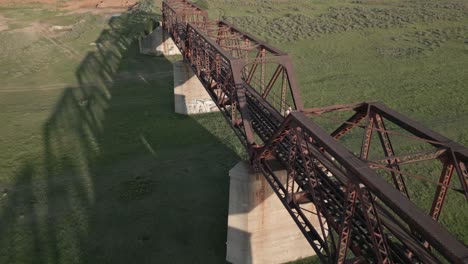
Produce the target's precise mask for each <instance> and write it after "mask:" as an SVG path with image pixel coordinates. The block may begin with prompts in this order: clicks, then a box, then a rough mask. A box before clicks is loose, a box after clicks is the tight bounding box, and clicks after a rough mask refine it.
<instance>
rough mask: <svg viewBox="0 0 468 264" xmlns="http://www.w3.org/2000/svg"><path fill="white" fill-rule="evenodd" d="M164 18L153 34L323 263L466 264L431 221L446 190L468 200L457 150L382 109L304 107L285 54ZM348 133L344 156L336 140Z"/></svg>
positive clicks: (188, 12) (232, 30) (193, 8)
mask: <svg viewBox="0 0 468 264" xmlns="http://www.w3.org/2000/svg"><path fill="white" fill-rule="evenodd" d="M162 10H163V22H162V27H163V29H164V30H165V31H166V32H167V33H168V34H169V35H170V37H171V38H172V39H173V41H174V43H175V44H176V45H177V47H178V49H179V50H180V52H181V53H182V55H183V57H184V60H185V62H186V63H187V64H188V65H189V66H190V67H191V69H192V70H193V72H194V74H195V75H196V76H197V77H198V79H199V80H200V82H201V84H202V85H203V87H204V88H205V89H206V92H207V93H208V94H209V96H210V97H211V99H212V100H213V102H214V103H215V104H216V106H217V107H218V108H219V110H220V112H221V114H222V115H223V116H224V118H225V119H226V123H227V125H229V126H230V127H231V128H232V130H233V131H234V132H235V134H236V135H237V136H238V138H239V140H240V141H241V142H242V144H243V145H244V146H245V148H246V150H247V153H248V155H249V157H250V163H251V165H252V166H253V168H255V169H256V170H257V171H258V172H261V173H262V174H263V176H264V178H265V180H266V181H267V182H268V183H269V185H270V188H271V190H273V191H274V192H275V193H276V195H277V197H278V198H279V200H280V201H281V203H282V204H283V205H284V210H286V211H287V212H288V213H289V215H290V217H291V218H292V219H293V220H294V222H295V223H296V225H297V228H298V229H299V230H300V231H301V232H302V234H303V236H304V237H305V238H306V240H307V241H308V243H309V244H310V250H311V252H313V251H314V252H315V254H316V255H317V256H318V257H319V258H320V260H321V261H322V262H323V263H468V247H467V246H466V245H465V244H464V243H463V242H460V241H459V240H457V239H456V238H455V237H454V235H452V234H451V233H449V232H448V231H447V230H446V229H445V228H444V227H443V226H442V225H441V224H440V223H439V222H438V220H439V216H440V215H441V212H442V209H443V206H444V203H445V201H446V198H447V193H448V192H449V191H450V192H454V193H455V194H454V195H463V196H465V199H467V198H468V171H467V166H468V149H467V148H465V147H464V146H462V145H460V144H458V143H456V142H453V141H451V140H450V139H448V138H446V137H444V136H442V135H440V134H438V133H436V132H434V131H432V130H430V129H428V128H426V127H424V126H422V125H420V124H419V123H418V122H416V121H414V120H412V119H410V118H408V117H407V116H405V115H403V114H401V113H398V112H397V111H395V110H393V109H391V108H389V107H388V106H386V105H384V104H383V103H381V102H359V103H353V104H347V105H332V106H327V107H317V108H304V105H303V102H302V100H301V96H300V93H299V88H298V84H297V81H296V77H295V76H294V70H293V66H292V61H291V59H290V57H289V56H288V54H287V53H285V52H283V51H281V50H279V49H277V48H275V47H272V46H271V45H268V44H266V43H264V42H262V41H261V40H259V39H258V38H256V37H255V36H252V35H250V34H248V33H245V32H243V31H242V30H241V29H239V28H237V27H236V26H235V25H232V24H230V23H228V22H226V21H215V20H210V19H209V18H208V13H207V11H206V10H203V9H202V8H200V7H198V6H197V5H195V4H193V3H191V2H189V1H186V0H165V1H164V2H163V9H162ZM322 119H325V120H327V121H328V122H329V123H331V124H335V129H334V130H332V131H328V132H327V131H326V130H325V129H324V127H322V126H320V125H319V124H318V121H319V120H322ZM352 134H353V135H359V136H358V137H359V140H358V141H356V140H355V141H356V142H354V143H353V144H354V145H353V144H352V145H353V146H354V148H353V147H351V146H349V144H347V143H349V141H350V140H347V141H346V140H343V139H345V138H346V137H350V135H352ZM351 138H353V137H351ZM354 138H355V137H354ZM356 146H357V148H356ZM275 166H280V167H281V168H282V169H283V170H284V171H286V178H285V180H282V178H281V177H280V175H278V173H277V170H275V169H274V167H275ZM428 171H430V172H432V173H433V172H437V175H438V176H437V178H436V179H433V178H430V177H428V176H427V174H428ZM452 178H455V179H456V180H454V183H452ZM457 178H458V179H457ZM414 180H418V181H424V182H425V183H426V185H418V186H431V187H433V188H429V187H428V189H427V190H419V192H421V191H423V192H427V193H431V196H432V197H433V198H432V203H431V204H428V205H427V208H428V209H427V210H423V209H422V207H424V206H425V205H421V204H419V202H417V201H418V200H417V199H418V197H413V195H412V193H414V192H413V191H414V190H411V187H410V185H409V184H407V183H408V181H414ZM311 203H312V204H313V206H314V207H315V214H314V218H315V219H314V221H315V222H316V223H318V224H313V223H312V222H313V221H312V219H311V218H310V216H309V215H310V214H309V213H308V210H307V209H306V205H308V204H311ZM461 221H463V220H461Z"/></svg>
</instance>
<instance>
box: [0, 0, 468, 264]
mask: <svg viewBox="0 0 468 264" xmlns="http://www.w3.org/2000/svg"><path fill="white" fill-rule="evenodd" d="M159 3H160V1H158V3H157V4H159ZM202 4H203V5H204V6H206V7H208V10H209V12H210V15H212V16H213V17H214V18H218V17H223V18H225V19H227V20H230V21H232V22H234V23H236V24H237V25H239V26H240V27H241V28H243V29H245V30H246V31H249V32H251V33H254V34H256V35H258V36H260V37H261V38H263V39H265V40H266V41H268V42H269V43H271V44H273V45H275V46H277V47H279V48H281V49H283V50H285V51H287V52H289V53H290V54H291V56H292V58H293V60H294V64H295V68H296V75H297V76H298V80H299V84H300V88H301V92H302V97H303V99H304V101H305V104H306V106H307V107H312V106H324V105H330V104H338V103H349V102H357V101H364V100H379V101H383V102H385V103H386V104H387V105H389V106H391V107H393V108H395V109H397V110H398V111H400V112H403V113H405V114H408V115H409V116H411V117H413V118H415V119H417V120H418V121H420V122H422V123H423V124H426V125H428V126H430V127H431V128H433V129H434V130H436V131H438V132H441V133H442V134H444V135H446V136H448V137H450V138H452V139H454V140H456V141H458V142H460V143H462V144H464V145H468V123H467V120H468V107H467V106H466V105H467V103H468V94H467V91H468V86H467V84H468V26H467V25H468V6H467V5H468V3H467V2H466V1H435V0H434V1H406V0H392V1H368V0H362V1H348V0H346V1H338V0H332V1H322V0H313V1H306V0H299V1H284V0H263V1H246V0H243V1H227V0H226V1H220V0H217V1H215V0H204V1H203V3H202ZM153 12H155V13H156V14H154V13H153ZM158 12H159V11H158V9H155V8H152V7H151V6H147V7H142V8H141V9H140V10H137V11H134V13H132V14H130V15H123V16H120V17H114V18H111V17H110V16H109V15H99V14H91V13H70V12H69V11H64V10H62V9H57V8H56V7H55V6H46V5H28V6H25V5H21V6H11V5H9V6H8V7H6V6H5V7H2V6H0V48H1V50H2V52H1V53H0V62H1V63H0V109H1V111H0V124H1V128H0V149H1V150H2V151H1V152H0V192H1V193H0V263H222V262H223V261H224V256H225V255H224V254H225V244H224V243H225V239H226V220H227V200H228V177H227V171H228V170H229V169H230V168H231V167H232V166H233V165H234V164H235V163H236V162H237V161H238V160H239V159H241V158H242V157H243V155H245V154H244V153H243V151H242V148H241V146H240V144H239V143H238V142H237V139H236V138H235V136H234V135H233V133H232V132H231V131H230V130H229V129H228V127H227V125H225V123H224V120H223V119H222V117H220V116H219V115H217V114H210V115H200V116H192V117H185V116H180V115H176V114H174V113H173V101H172V100H173V91H172V84H173V83H172V65H171V63H170V60H171V59H170V58H157V57H151V56H143V55H139V54H138V52H137V45H136V42H135V40H136V37H137V36H138V35H139V34H141V32H143V29H144V28H145V27H147V23H148V21H149V19H150V18H151V19H159V17H158V14H157V13H158ZM53 26H65V27H66V26H72V30H71V31H70V30H59V31H57V30H53V29H52V27H53ZM415 184H418V183H415ZM416 186H419V185H416ZM421 187H424V185H421ZM419 195H420V196H421V199H422V200H424V199H429V198H428V197H429V196H428V194H425V193H424V192H421V193H420V194H419ZM449 199H450V200H452V201H453V202H451V203H450V204H448V206H447V207H446V208H445V209H446V210H445V211H444V212H443V215H442V219H441V220H442V222H443V223H444V224H445V225H446V226H447V227H448V228H449V230H451V231H452V232H453V233H455V234H456V235H457V237H458V238H460V239H461V240H464V241H465V242H466V241H468V232H467V230H468V215H467V212H468V207H467V205H466V202H464V201H463V199H461V198H460V197H459V196H457V194H452V193H451V194H450V196H449ZM313 261H314V260H307V261H302V262H298V263H311V262H313Z"/></svg>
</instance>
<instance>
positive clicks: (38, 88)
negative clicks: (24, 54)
mask: <svg viewBox="0 0 468 264" xmlns="http://www.w3.org/2000/svg"><path fill="white" fill-rule="evenodd" d="M171 75H172V71H165V72H157V73H152V74H141V73H138V74H126V73H123V74H121V75H120V76H117V77H116V78H114V81H129V80H142V81H144V82H145V83H148V81H151V80H156V79H159V78H161V77H168V76H171ZM109 83H111V82H109ZM91 86H93V83H87V84H86V85H85V87H91ZM66 87H69V88H80V86H70V85H69V84H67V83H52V84H45V85H38V86H33V85H31V86H10V87H4V88H0V93H20V92H32V91H50V90H61V89H64V88H66Z"/></svg>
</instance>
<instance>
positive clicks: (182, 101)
mask: <svg viewBox="0 0 468 264" xmlns="http://www.w3.org/2000/svg"><path fill="white" fill-rule="evenodd" d="M173 65H174V68H173V69H174V106H175V112H176V113H179V114H184V115H192V114H201V113H209V112H216V111H219V109H218V107H217V106H216V104H215V102H213V100H212V99H211V97H210V95H209V94H208V93H207V92H206V90H205V87H204V86H203V85H202V83H201V82H200V80H199V79H198V77H197V76H196V75H195V74H194V73H193V71H192V69H191V68H190V67H189V66H188V64H187V63H186V62H184V61H176V62H174V64H173Z"/></svg>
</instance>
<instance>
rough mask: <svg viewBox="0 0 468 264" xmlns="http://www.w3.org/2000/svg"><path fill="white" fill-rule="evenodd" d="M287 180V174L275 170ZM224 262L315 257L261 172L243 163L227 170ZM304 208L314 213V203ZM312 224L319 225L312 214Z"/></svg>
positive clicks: (255, 263) (258, 261)
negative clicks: (227, 202) (227, 188)
mask: <svg viewBox="0 0 468 264" xmlns="http://www.w3.org/2000/svg"><path fill="white" fill-rule="evenodd" d="M276 173H277V175H280V178H281V181H283V182H284V181H286V171H284V170H282V171H277V172H276ZM229 176H230V187H229V216H228V233H227V242H226V248H227V251H226V260H227V261H229V262H231V263H233V264H241V263H242V264H244V263H254V264H262V263H269V264H274V263H284V262H288V261H293V260H297V259H301V258H305V257H309V256H312V255H315V253H314V251H313V249H312V248H311V247H310V245H309V243H308V242H307V240H306V239H305V238H304V236H303V234H302V233H301V231H300V230H299V228H298V227H297V225H296V224H295V223H294V220H292V218H291V216H290V215H289V213H288V212H287V211H286V209H285V208H284V206H283V204H282V203H281V201H280V200H279V199H278V197H277V196H276V194H275V193H274V191H273V189H272V188H271V187H270V185H269V184H268V182H267V181H266V180H265V178H264V176H263V175H262V174H261V173H255V172H253V170H252V168H251V166H250V164H249V163H248V162H246V161H242V162H239V163H238V164H237V165H236V166H234V168H232V169H231V170H230V171H229ZM304 208H307V209H308V210H310V211H312V212H315V207H314V206H313V204H308V205H304ZM310 220H311V222H312V223H313V224H314V223H315V224H316V225H317V226H319V225H318V220H317V218H316V217H315V218H314V216H313V215H312V214H311V218H310Z"/></svg>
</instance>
